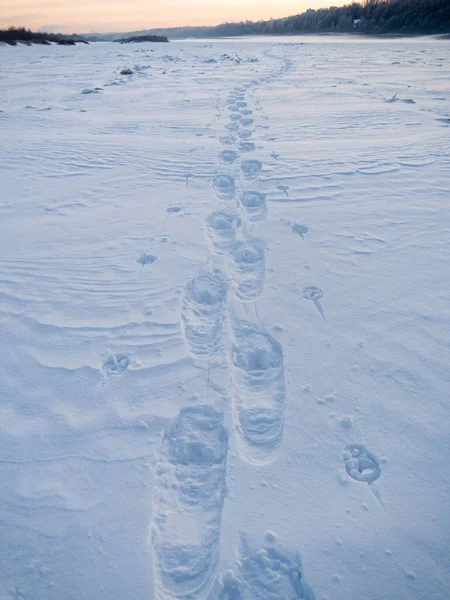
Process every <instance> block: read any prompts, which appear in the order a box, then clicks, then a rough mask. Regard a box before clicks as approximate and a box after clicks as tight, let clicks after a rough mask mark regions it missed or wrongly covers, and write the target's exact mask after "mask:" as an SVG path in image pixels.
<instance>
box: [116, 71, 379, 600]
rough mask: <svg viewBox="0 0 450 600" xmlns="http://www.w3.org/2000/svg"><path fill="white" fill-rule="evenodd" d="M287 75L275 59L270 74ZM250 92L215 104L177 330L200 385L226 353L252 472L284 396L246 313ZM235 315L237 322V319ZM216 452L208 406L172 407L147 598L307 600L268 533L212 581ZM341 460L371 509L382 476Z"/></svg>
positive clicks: (362, 458)
mask: <svg viewBox="0 0 450 600" xmlns="http://www.w3.org/2000/svg"><path fill="white" fill-rule="evenodd" d="M288 68H289V65H288V64H287V63H286V61H285V65H284V67H282V68H281V69H280V72H279V73H278V76H280V75H282V74H283V73H284V72H285V71H286V70H287V69H288ZM268 80H269V79H261V80H258V81H256V82H254V84H255V85H258V84H260V83H263V82H266V81H268ZM250 87H251V86H250V85H248V86H245V87H237V88H235V89H234V90H233V91H232V92H231V93H230V94H229V97H228V98H227V100H226V103H227V105H228V119H229V121H228V123H227V124H226V125H225V132H224V135H223V136H221V137H220V138H219V142H220V143H221V145H222V147H223V149H222V150H221V151H220V152H219V156H218V161H219V163H220V164H221V168H222V170H221V172H219V173H217V175H215V176H214V177H213V178H212V180H211V187H212V190H213V192H214V194H215V196H216V198H217V204H218V205H217V209H216V210H214V211H213V212H211V213H210V214H208V215H207V217H206V219H205V224H204V234H205V243H206V246H207V248H208V252H209V260H208V261H207V266H205V267H203V269H202V270H201V272H200V273H199V274H198V275H197V276H196V277H194V278H193V279H191V280H189V281H188V282H187V284H186V286H185V288H184V292H183V296H182V300H181V312H180V323H181V330H182V333H183V337H184V341H185V344H186V347H187V349H188V350H189V352H190V353H191V355H192V356H193V357H194V358H196V359H203V360H204V361H206V362H207V364H208V384H209V368H210V362H211V361H212V360H213V359H214V357H220V356H221V355H223V353H226V354H227V355H228V360H227V364H228V373H229V395H230V401H231V414H232V419H233V423H234V430H235V436H236V446H237V449H238V452H239V455H240V458H241V459H242V460H243V461H245V462H246V463H248V464H250V465H259V466H261V465H267V464H269V463H271V462H273V461H274V460H275V459H276V458H277V456H278V450H279V448H280V447H281V444H282V440H283V431H284V415H285V405H286V388H285V375H284V360H283V348H282V346H281V344H280V343H279V342H278V341H277V340H276V339H275V338H274V337H273V336H272V335H271V334H269V333H268V332H267V330H266V329H265V327H264V326H263V325H262V323H261V321H260V319H259V317H258V311H257V308H256V301H257V299H258V298H260V297H261V295H262V294H263V291H264V283H265V274H266V269H265V253H266V241H265V240H264V237H263V235H262V234H261V224H263V223H264V222H265V221H266V219H267V215H268V210H267V203H266V196H265V194H263V193H261V192H259V191H258V190H257V189H256V188H257V182H258V178H259V176H260V174H261V172H262V169H263V165H262V163H261V161H259V160H257V159H252V158H248V155H249V154H251V153H252V152H253V151H255V149H256V144H255V142H254V141H252V140H251V138H252V137H253V135H254V124H255V121H254V119H253V117H252V110H251V109H250V108H249V107H248V102H247V100H246V91H247V90H248V89H249V88H250ZM281 187H282V186H279V188H280V189H281ZM286 189H287V188H286ZM285 193H286V195H287V191H285ZM255 226H257V227H258V228H259V229H258V231H259V235H258V236H256V235H254V228H255ZM292 232H293V233H295V234H298V235H299V236H301V237H302V239H304V235H305V234H306V233H307V232H308V228H307V227H306V226H303V225H299V224H294V225H293V226H292ZM151 259H155V260H156V257H151ZM151 259H150V260H147V257H144V255H143V256H142V257H141V258H140V259H139V260H138V262H141V264H142V265H145V264H148V263H150V262H152V260H151ZM302 297H303V298H304V299H305V300H310V301H312V302H313V303H314V305H315V307H316V309H317V310H318V312H319V313H320V315H321V316H322V318H323V319H324V320H325V321H326V318H325V313H324V311H323V308H322V306H321V304H320V302H319V301H320V300H321V299H322V297H323V292H322V290H321V289H320V288H318V287H315V286H306V287H305V288H303V293H302ZM250 307H251V309H252V311H250ZM242 309H243V310H244V312H246V314H247V318H246V319H242V318H241V317H240V316H239V315H240V314H241V313H242ZM251 312H252V313H253V314H254V315H255V317H254V318H251V317H250V314H251ZM119 364H120V361H119ZM108 366H109V365H108ZM227 451H228V433H227V430H226V428H225V427H224V425H223V414H222V413H221V412H220V411H218V410H216V409H215V408H214V407H213V406H211V405H208V404H205V405H202V404H200V405H194V406H189V407H187V408H182V409H181V410H180V412H179V414H178V415H177V416H176V417H175V418H173V419H172V420H171V421H170V422H169V424H168V426H167V429H166V432H165V434H164V437H163V440H162V446H161V449H160V453H159V458H158V461H157V465H156V473H155V487H154V489H155V495H154V501H153V508H152V521H151V526H150V530H151V534H150V535H151V542H152V548H153V554H154V570H155V581H156V598H157V599H158V600H169V599H175V598H185V599H189V600H202V599H203V600H207V599H209V600H238V599H239V600H270V599H273V600H296V599H297V600H298V599H300V600H314V598H315V596H314V594H313V592H312V590H311V589H310V588H309V587H308V586H307V585H306V584H305V583H304V581H303V579H302V572H301V566H300V559H299V557H298V556H297V555H291V554H289V553H287V552H285V551H284V550H283V549H282V548H281V547H280V546H279V545H278V544H277V543H276V540H275V536H274V534H272V533H269V534H267V536H266V542H265V544H264V546H263V547H261V548H257V549H254V548H251V547H250V546H249V545H248V544H247V542H246V541H245V539H244V538H242V539H241V542H240V556H239V560H238V562H237V564H236V569H235V573H236V575H235V574H233V573H232V572H228V573H226V574H225V576H224V577H223V578H222V580H221V581H218V580H217V576H216V575H217V574H216V570H217V565H218V558H219V543H220V526H221V517H222V508H223V503H224V499H225V496H226V460H227ZM343 458H344V467H345V470H346V472H347V474H348V476H349V477H350V478H352V479H354V480H356V481H359V482H367V483H368V484H369V485H370V486H371V489H372V492H373V493H374V495H375V497H376V498H377V499H378V500H379V501H380V503H381V504H382V502H381V498H380V497H379V493H378V491H377V490H375V489H374V488H373V482H374V481H375V480H376V479H378V478H379V477H380V475H381V470H380V467H379V463H378V461H377V459H376V458H375V456H374V455H373V454H371V453H370V452H369V451H368V450H367V449H366V448H365V447H364V446H361V445H357V444H354V445H351V446H348V447H347V448H346V449H345V452H344V455H343ZM383 507H384V506H383Z"/></svg>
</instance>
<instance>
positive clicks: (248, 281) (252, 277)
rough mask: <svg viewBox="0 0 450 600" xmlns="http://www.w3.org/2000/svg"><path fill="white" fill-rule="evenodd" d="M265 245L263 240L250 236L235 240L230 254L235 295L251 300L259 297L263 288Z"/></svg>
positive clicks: (244, 299)
mask: <svg viewBox="0 0 450 600" xmlns="http://www.w3.org/2000/svg"><path fill="white" fill-rule="evenodd" d="M265 251H266V246H265V242H264V241H263V240H260V239H258V238H252V239H250V240H246V241H243V242H237V243H236V245H235V247H234V249H233V252H232V254H231V257H232V261H231V265H230V272H231V278H232V281H233V286H234V290H235V293H236V296H237V297H238V298H239V299H240V300H242V301H244V302H251V301H254V300H256V298H259V296H260V295H261V294H262V291H263V288H264V280H265V273H266V266H265V262H266V261H265Z"/></svg>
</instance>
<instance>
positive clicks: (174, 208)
mask: <svg viewBox="0 0 450 600" xmlns="http://www.w3.org/2000/svg"><path fill="white" fill-rule="evenodd" d="M180 211H181V206H169V208H168V209H167V212H168V213H179V212H180Z"/></svg>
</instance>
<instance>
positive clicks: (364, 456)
mask: <svg viewBox="0 0 450 600" xmlns="http://www.w3.org/2000/svg"><path fill="white" fill-rule="evenodd" d="M343 459H344V465H345V470H346V472H347V475H348V476H349V477H351V478H352V479H354V480H355V481H362V482H365V483H368V484H369V487H370V490H371V492H372V494H373V496H374V498H375V499H376V500H378V502H379V503H380V505H381V507H382V509H383V510H384V511H385V512H386V507H385V505H384V503H383V500H382V499H381V495H380V492H379V491H378V488H377V487H376V486H375V481H376V480H377V479H379V478H380V476H381V468H380V465H379V462H378V460H377V458H376V457H375V456H374V455H373V454H372V452H370V451H369V450H367V448H366V447H365V446H363V445H362V444H350V445H349V446H347V447H346V449H345V450H344V454H343Z"/></svg>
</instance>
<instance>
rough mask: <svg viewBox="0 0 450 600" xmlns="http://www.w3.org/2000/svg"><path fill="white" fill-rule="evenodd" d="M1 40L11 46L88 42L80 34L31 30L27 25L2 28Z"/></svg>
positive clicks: (63, 44) (0, 32)
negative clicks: (19, 44)
mask: <svg viewBox="0 0 450 600" xmlns="http://www.w3.org/2000/svg"><path fill="white" fill-rule="evenodd" d="M0 42H4V43H5V44H8V45H10V46H17V44H18V43H21V44H44V45H49V44H50V43H52V42H54V43H56V44H59V45H61V46H74V45H75V44H76V43H84V44H87V43H88V42H87V41H86V40H84V39H83V38H82V37H81V36H79V35H75V34H74V35H63V34H62V33H45V32H42V31H31V29H26V28H25V27H9V28H8V29H0Z"/></svg>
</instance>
